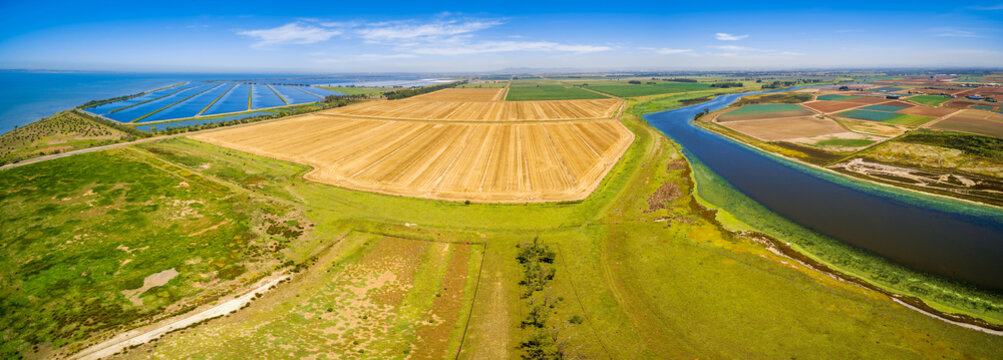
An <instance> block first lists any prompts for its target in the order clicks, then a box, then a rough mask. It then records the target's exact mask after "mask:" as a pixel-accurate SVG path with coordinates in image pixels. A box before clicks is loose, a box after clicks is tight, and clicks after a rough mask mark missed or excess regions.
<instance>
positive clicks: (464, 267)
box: [413, 244, 472, 359]
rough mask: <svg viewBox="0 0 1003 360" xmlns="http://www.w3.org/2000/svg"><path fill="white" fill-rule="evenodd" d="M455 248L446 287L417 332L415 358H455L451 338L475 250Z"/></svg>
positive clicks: (460, 311)
mask: <svg viewBox="0 0 1003 360" xmlns="http://www.w3.org/2000/svg"><path fill="white" fill-rule="evenodd" d="M452 247H453V251H452V254H451V255H450V257H449V263H448V264H447V265H446V273H445V274H444V275H443V278H442V284H441V285H440V286H439V292H438V294H436V296H437V297H436V298H435V300H433V301H432V311H431V314H429V318H428V322H427V323H426V324H425V325H424V326H422V327H421V328H419V329H418V330H417V338H418V344H417V345H418V346H417V349H416V351H415V352H414V353H413V356H414V358H415V359H445V358H448V357H449V355H451V354H447V351H448V350H449V338H450V336H451V335H452V333H453V329H454V328H455V326H456V324H457V322H458V321H459V319H460V315H461V313H462V310H463V295H464V292H465V290H466V284H467V272H468V269H469V267H470V266H469V265H470V251H471V250H472V249H471V246H470V245H463V244H452Z"/></svg>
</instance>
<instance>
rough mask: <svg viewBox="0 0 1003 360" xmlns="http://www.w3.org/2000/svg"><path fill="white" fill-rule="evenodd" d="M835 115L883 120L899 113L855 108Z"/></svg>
mask: <svg viewBox="0 0 1003 360" xmlns="http://www.w3.org/2000/svg"><path fill="white" fill-rule="evenodd" d="M836 116H842V117H845V118H850V119H859V120H870V121H884V120H888V119H891V118H893V117H896V116H900V114H896V113H891V112H885V111H871V110H860V109H856V110H850V111H844V112H841V113H838V114H836Z"/></svg>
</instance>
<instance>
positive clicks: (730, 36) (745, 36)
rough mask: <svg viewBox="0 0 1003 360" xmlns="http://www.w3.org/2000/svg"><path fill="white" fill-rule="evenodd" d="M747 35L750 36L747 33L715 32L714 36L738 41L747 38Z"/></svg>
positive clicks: (724, 39)
mask: <svg viewBox="0 0 1003 360" xmlns="http://www.w3.org/2000/svg"><path fill="white" fill-rule="evenodd" d="M747 37H749V35H748V34H746V35H732V34H728V33H717V34H714V38H716V39H718V40H721V41H738V40H742V39H745V38H747Z"/></svg>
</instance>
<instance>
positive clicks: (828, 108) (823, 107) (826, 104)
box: [802, 100, 862, 113]
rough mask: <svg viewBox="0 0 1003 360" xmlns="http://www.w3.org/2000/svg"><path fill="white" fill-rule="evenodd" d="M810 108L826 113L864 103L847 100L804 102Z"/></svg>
mask: <svg viewBox="0 0 1003 360" xmlns="http://www.w3.org/2000/svg"><path fill="white" fill-rule="evenodd" d="M802 105H804V106H807V107H809V108H812V109H815V110H817V111H821V112H824V113H832V112H837V111H842V110H846V109H850V108H855V107H858V106H861V105H862V104H858V103H852V102H847V101H824V100H823V101H812V102H806V103H804V104H802Z"/></svg>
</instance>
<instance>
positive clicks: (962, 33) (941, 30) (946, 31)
mask: <svg viewBox="0 0 1003 360" xmlns="http://www.w3.org/2000/svg"><path fill="white" fill-rule="evenodd" d="M930 31H932V32H934V33H936V35H937V36H944V37H977V36H976V35H975V33H974V32H971V31H966V30H961V29H955V28H951V27H938V28H933V29H930Z"/></svg>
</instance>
